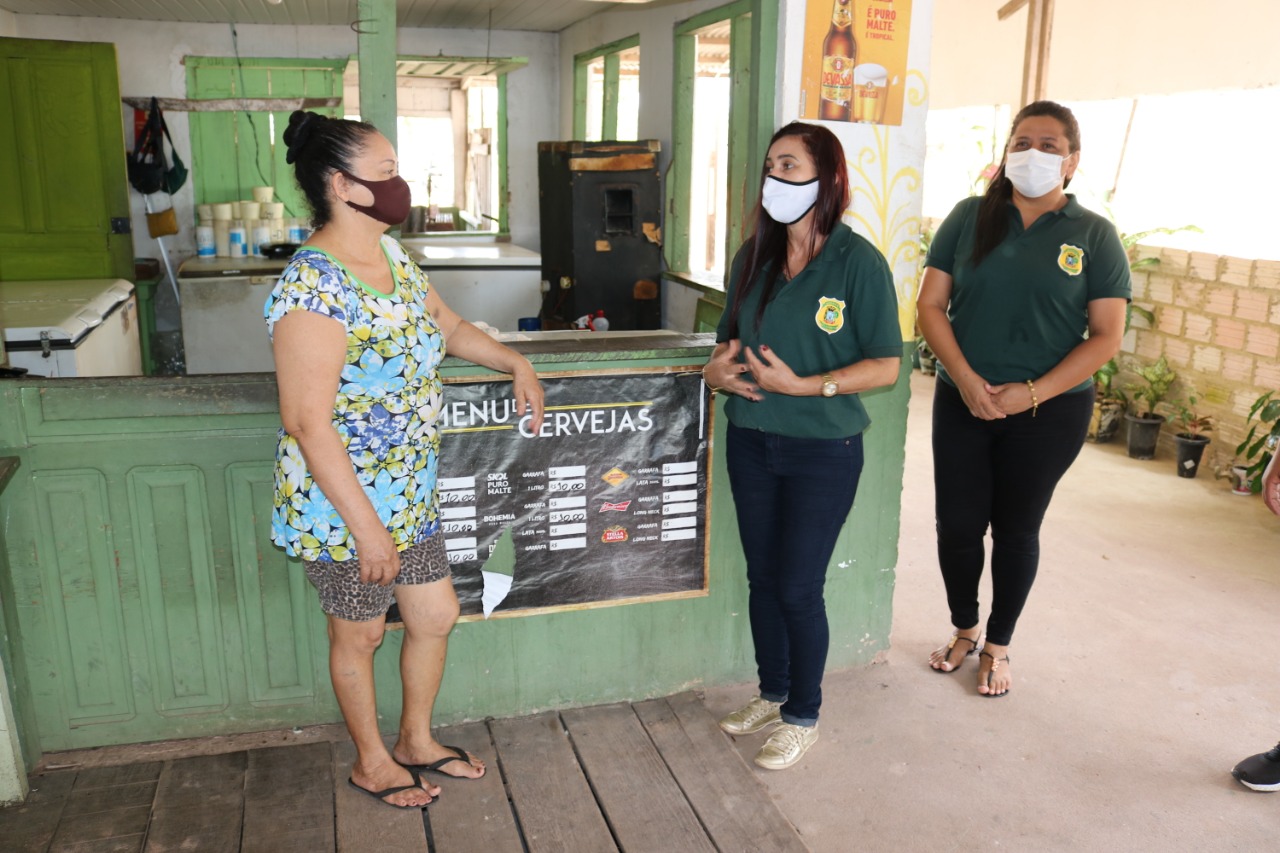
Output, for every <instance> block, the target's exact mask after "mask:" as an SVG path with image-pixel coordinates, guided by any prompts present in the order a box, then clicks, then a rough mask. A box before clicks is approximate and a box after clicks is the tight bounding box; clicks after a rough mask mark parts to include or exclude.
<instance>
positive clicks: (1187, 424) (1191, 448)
mask: <svg viewBox="0 0 1280 853" xmlns="http://www.w3.org/2000/svg"><path fill="white" fill-rule="evenodd" d="M1199 402H1200V400H1199V398H1198V397H1197V396H1196V392H1195V389H1194V388H1193V389H1190V390H1189V391H1188V392H1187V396H1186V399H1179V400H1176V401H1175V402H1174V403H1173V411H1174V422H1175V423H1177V425H1178V427H1179V428H1180V429H1179V431H1178V432H1177V433H1175V434H1174V436H1173V440H1174V442H1175V443H1176V444H1177V448H1178V468H1177V470H1178V476H1179V477H1187V478H1191V477H1195V475H1196V473H1197V472H1198V471H1199V470H1200V459H1201V458H1202V457H1203V456H1204V448H1205V445H1207V444H1208V443H1209V436H1207V435H1205V433H1207V432H1209V431H1210V430H1212V429H1213V415H1202V414H1200V413H1199V411H1197V409H1196V406H1197V405H1198V404H1199Z"/></svg>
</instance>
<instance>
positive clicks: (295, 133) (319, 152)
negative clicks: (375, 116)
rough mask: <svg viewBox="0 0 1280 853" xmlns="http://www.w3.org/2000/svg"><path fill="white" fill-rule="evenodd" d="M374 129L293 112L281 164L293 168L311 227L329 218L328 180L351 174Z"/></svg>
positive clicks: (341, 120) (350, 122)
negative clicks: (304, 199) (331, 176)
mask: <svg viewBox="0 0 1280 853" xmlns="http://www.w3.org/2000/svg"><path fill="white" fill-rule="evenodd" d="M377 132H378V129H377V128H376V127H374V126H373V125H371V124H369V123H368V122H365V121H351V120H349V119H340V118H329V117H328V116H324V115H321V114H320V113H313V112H307V111H306V110H294V111H293V115H291V116H289V126H288V127H287V128H285V131H284V144H285V145H286V146H287V151H286V153H285V158H284V161H285V162H286V163H290V164H292V165H293V174H294V177H295V178H296V179H297V181H298V187H299V188H300V189H301V190H302V192H303V194H304V195H305V196H306V197H307V205H308V206H309V207H310V208H311V225H312V227H313V228H320V227H322V226H324V225H326V224H328V222H329V220H330V219H332V218H333V200H332V199H331V198H330V197H329V176H330V175H332V174H333V173H334V172H347V173H350V172H352V171H353V166H352V163H353V161H354V160H355V158H356V157H358V156H359V155H360V153H361V152H362V151H363V150H364V147H365V144H366V142H367V141H368V139H369V136H370V135H372V134H374V133H377Z"/></svg>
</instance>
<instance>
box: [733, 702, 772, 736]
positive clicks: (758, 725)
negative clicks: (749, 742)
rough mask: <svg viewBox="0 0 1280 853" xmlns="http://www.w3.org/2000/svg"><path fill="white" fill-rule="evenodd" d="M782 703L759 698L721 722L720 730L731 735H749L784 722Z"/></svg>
mask: <svg viewBox="0 0 1280 853" xmlns="http://www.w3.org/2000/svg"><path fill="white" fill-rule="evenodd" d="M781 707H782V703H781V702H770V701H769V700H767V699H761V698H760V697H759V696H753V697H751V701H750V702H748V703H747V704H746V705H744V706H743V707H741V708H739V709H738V710H736V711H734V712H733V713H732V714H730V715H729V716H727V717H725V718H724V719H722V720H721V721H720V728H722V729H724V730H725V731H726V732H728V733H729V734H731V735H749V734H753V733H755V732H758V731H760V730H761V729H767V728H768V727H769V726H772V725H774V724H775V723H780V722H782V712H781V711H780V710H779V709H780V708H781Z"/></svg>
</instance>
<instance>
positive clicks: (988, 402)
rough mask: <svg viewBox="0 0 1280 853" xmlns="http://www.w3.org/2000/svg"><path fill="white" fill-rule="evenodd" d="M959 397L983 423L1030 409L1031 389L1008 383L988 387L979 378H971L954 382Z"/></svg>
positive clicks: (1022, 384)
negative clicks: (958, 391)
mask: <svg viewBox="0 0 1280 853" xmlns="http://www.w3.org/2000/svg"><path fill="white" fill-rule="evenodd" d="M956 387H957V388H958V389H959V390H960V396H961V397H962V398H964V403H965V405H966V406H968V407H969V412H970V413H971V414H972V415H973V416H974V417H975V418H981V419H982V420H984V421H996V420H1000V419H1001V418H1005V417H1008V416H1009V415H1016V414H1018V413H1020V412H1025V411H1027V410H1028V409H1030V408H1031V405H1032V400H1031V389H1030V388H1028V387H1027V384H1026V383H1025V382H1008V383H1005V384H1003V385H990V384H988V383H987V382H986V381H984V380H983V379H982V377H980V376H977V375H975V376H973V377H971V378H969V379H968V380H967V381H964V382H961V381H959V380H957V381H956Z"/></svg>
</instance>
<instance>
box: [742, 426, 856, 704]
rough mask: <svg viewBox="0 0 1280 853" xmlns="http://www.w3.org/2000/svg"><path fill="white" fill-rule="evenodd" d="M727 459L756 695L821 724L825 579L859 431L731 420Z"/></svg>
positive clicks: (850, 484)
mask: <svg viewBox="0 0 1280 853" xmlns="http://www.w3.org/2000/svg"><path fill="white" fill-rule="evenodd" d="M725 444H726V454H725V461H726V463H727V464H728V468H729V486H730V488H731V489H732V490H733V502H734V505H735V506H736V507H737V513H738V534H739V536H740V537H741V538H742V550H743V552H744V553H745V554H746V558H747V586H748V590H749V598H748V608H747V609H748V611H749V614H750V617H751V638H752V640H753V641H754V643H755V650H756V668H757V670H758V672H759V675H760V696H761V698H764V699H768V700H769V701H772V702H782V703H783V705H782V709H781V712H782V720H783V722H786V723H792V724H794V725H800V726H812V725H814V724H816V723H817V722H818V709H819V708H820V707H821V705H822V672H823V670H824V669H825V668H826V665H827V646H828V643H829V642H830V634H829V631H828V627H827V607H826V601H825V599H824V598H823V594H822V591H823V587H824V586H825V584H826V581H827V564H828V563H829V562H830V561H831V554H832V552H833V551H834V550H835V546H836V537H837V536H839V534H840V528H841V527H843V526H844V521H845V519H846V518H847V517H848V516H849V510H850V509H852V508H853V496H854V493H856V492H857V490H858V477H859V476H861V474H862V436H861V435H852V436H849V437H847V438H789V437H787V436H784V435H774V434H772V433H767V432H760V431H759V430H754V429H742V428H740V427H735V426H734V425H733V424H730V425H729V429H728V433H727V436H726V442H725Z"/></svg>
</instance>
